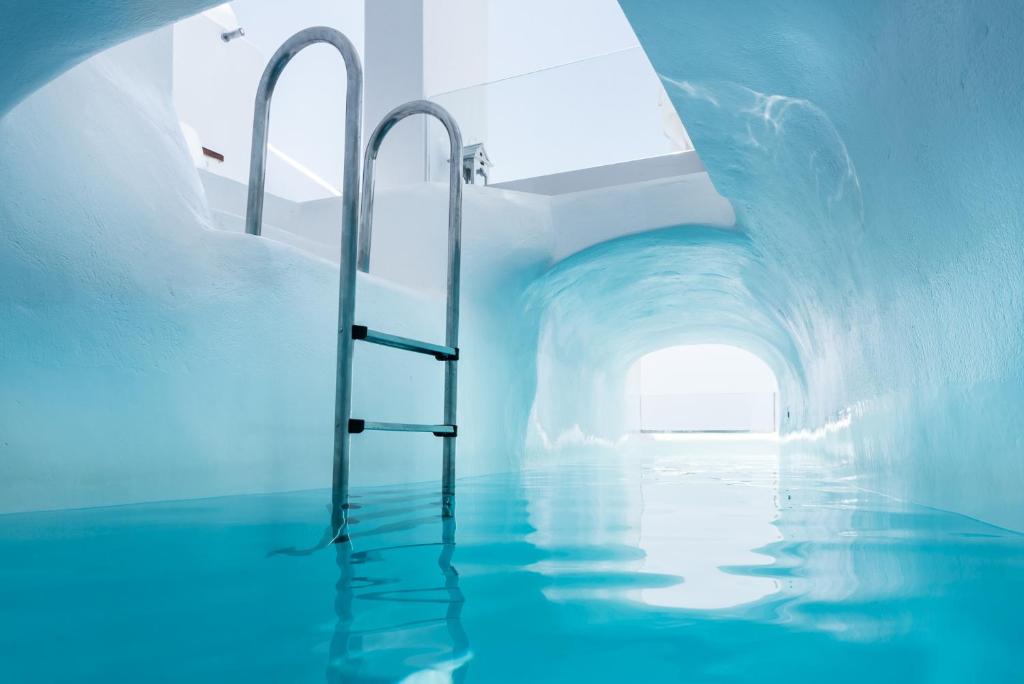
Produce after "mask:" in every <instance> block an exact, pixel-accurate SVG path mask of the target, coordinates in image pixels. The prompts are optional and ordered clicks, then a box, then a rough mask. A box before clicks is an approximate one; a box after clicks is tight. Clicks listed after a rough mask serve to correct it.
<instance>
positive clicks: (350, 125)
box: [245, 26, 363, 539]
mask: <svg viewBox="0 0 1024 684" xmlns="http://www.w3.org/2000/svg"><path fill="white" fill-rule="evenodd" d="M316 43H327V44H329V45H333V46H334V47H335V48H336V49H337V50H338V52H339V53H341V57H342V60H343V61H344V62H345V82H346V86H345V131H344V135H345V154H344V161H343V169H342V173H343V177H342V184H341V262H340V267H339V278H338V350H337V368H336V376H335V394H334V461H333V467H334V484H335V486H334V489H333V490H332V497H331V499H332V501H331V529H332V531H333V533H334V535H335V539H337V538H338V537H339V536H340V535H341V534H343V533H344V532H345V530H346V528H347V524H348V507H349V506H348V486H347V485H348V447H349V434H348V419H349V415H350V414H351V413H352V324H353V322H354V319H355V308H356V269H355V264H356V251H357V246H358V245H357V241H358V236H359V232H358V229H359V226H358V223H359V152H360V147H361V146H360V136H361V135H362V123H363V66H362V62H360V60H359V53H358V52H356V48H355V46H354V45H353V44H352V41H350V40H349V39H348V38H347V37H346V36H345V34H343V33H341V32H340V31H338V30H336V29H332V28H329V27H326V26H314V27H312V28H307V29H303V30H302V31H299V32H298V33H296V34H295V35H293V36H292V37H291V38H289V39H288V40H286V41H285V42H284V44H283V45H281V47H280V48H278V49H277V52H275V53H274V56H273V57H271V58H270V62H269V63H268V64H267V68H266V69H265V70H264V71H263V76H262V77H261V78H260V84H259V88H257V90H256V104H255V113H254V114H253V124H252V133H253V135H252V154H251V156H250V159H249V201H248V204H247V205H246V212H245V232H246V233H248V234H250V235H259V234H260V233H261V230H262V224H263V196H264V190H265V186H266V173H267V134H268V131H269V127H270V101H271V98H272V97H273V95H274V88H275V87H276V86H277V81H278V79H279V78H280V77H281V74H282V72H283V71H284V69H285V67H286V66H288V63H289V62H290V61H291V60H292V58H293V57H295V55H297V54H298V53H299V52H301V51H302V50H304V49H305V48H307V47H309V46H310V45H315V44H316ZM339 482H344V483H345V486H344V487H338V483H339Z"/></svg>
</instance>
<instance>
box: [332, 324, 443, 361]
mask: <svg viewBox="0 0 1024 684" xmlns="http://www.w3.org/2000/svg"><path fill="white" fill-rule="evenodd" d="M352 339H353V340H365V341H366V342H371V343H373V344H379V345H381V346H384V347H394V348H395V349H404V350H405V351H411V352H416V353H418V354H428V355H430V356H433V357H434V358H435V359H437V360H438V361H458V360H459V349H458V347H444V346H442V345H440V344H431V343H430V342H420V341H419V340H414V339H412V338H409V337H399V336H398V335H389V334H388V333H383V332H380V331H379V330H372V329H370V328H367V327H366V326H365V325H353V326H352Z"/></svg>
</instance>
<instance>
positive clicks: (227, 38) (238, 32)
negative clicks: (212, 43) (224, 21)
mask: <svg viewBox="0 0 1024 684" xmlns="http://www.w3.org/2000/svg"><path fill="white" fill-rule="evenodd" d="M244 35H245V29H244V28H242V27H241V26H239V27H238V28H236V29H235V30H234V31H224V32H223V33H222V34H220V39H221V40H223V41H224V42H225V43H230V42H231V41H233V40H234V39H235V38H241V37H243V36H244Z"/></svg>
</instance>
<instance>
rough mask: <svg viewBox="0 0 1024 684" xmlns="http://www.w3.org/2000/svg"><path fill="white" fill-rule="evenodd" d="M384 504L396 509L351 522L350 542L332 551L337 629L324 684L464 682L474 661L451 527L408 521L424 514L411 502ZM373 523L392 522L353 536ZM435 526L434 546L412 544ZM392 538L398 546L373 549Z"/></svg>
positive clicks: (432, 520) (438, 521)
mask: <svg viewBox="0 0 1024 684" xmlns="http://www.w3.org/2000/svg"><path fill="white" fill-rule="evenodd" d="M384 501H385V503H395V504H398V506H397V507H396V508H389V509H386V510H384V511H367V512H365V513H363V514H362V515H361V517H360V519H356V518H350V520H349V525H350V527H349V533H350V534H349V538H348V540H347V541H344V542H339V543H336V544H334V545H333V546H334V550H335V554H336V561H337V566H338V583H337V591H336V594H335V603H334V610H335V614H336V615H337V625H336V627H335V630H334V636H333V638H332V640H331V645H330V655H329V662H328V667H327V681H328V682H338V683H341V682H353V681H361V682H363V681H368V682H372V681H382V682H383V681H398V680H401V681H406V682H462V681H464V680H465V677H466V673H467V668H468V664H469V660H470V658H471V657H472V656H471V653H470V650H469V637H468V636H467V634H466V630H465V628H464V627H463V624H462V609H463V606H464V604H465V597H464V596H463V593H462V590H461V589H460V587H459V572H458V570H457V569H456V568H455V566H454V565H453V564H452V558H453V555H454V553H455V520H454V519H452V518H440V516H428V517H422V516H421V517H414V516H415V514H416V513H417V512H418V511H417V509H418V508H419V509H422V508H423V506H422V504H421V505H419V506H417V505H415V504H416V502H415V499H403V498H402V497H400V496H399V497H388V498H385V499H384ZM377 503H380V498H378V500H377ZM430 507H431V508H435V509H436V504H435V503H433V502H431V503H430ZM353 508H355V506H353ZM372 518H388V519H390V518H396V519H395V520H388V521H387V522H384V523H382V524H378V525H376V527H374V528H372V529H365V530H360V529H359V525H360V523H361V522H363V523H365V522H367V521H368V520H370V519H372ZM438 526H440V528H441V530H440V533H441V534H440V536H441V539H440V542H427V541H418V539H419V538H421V537H422V533H423V531H424V530H430V533H431V534H434V533H435V532H436V527H438ZM390 538H394V539H393V540H392V541H394V542H396V543H394V544H388V545H385V546H380V545H379V544H381V543H385V540H386V539H390ZM361 545H366V546H368V547H369V548H360V547H361ZM431 556H433V557H434V558H435V560H434V561H433V562H431V559H430V557H431ZM438 570H439V571H440V572H439V573H438Z"/></svg>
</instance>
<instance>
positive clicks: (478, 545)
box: [0, 455, 1024, 684]
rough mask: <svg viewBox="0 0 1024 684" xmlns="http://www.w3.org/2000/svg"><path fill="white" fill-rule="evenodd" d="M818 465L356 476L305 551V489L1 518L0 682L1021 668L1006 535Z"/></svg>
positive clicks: (655, 461)
mask: <svg viewBox="0 0 1024 684" xmlns="http://www.w3.org/2000/svg"><path fill="white" fill-rule="evenodd" d="M789 470H792V471H793V472H789ZM814 472H815V475H814V476H811V475H810V474H807V475H801V474H800V473H799V471H797V470H796V469H787V471H786V472H785V475H784V476H783V478H782V479H781V480H780V479H779V476H778V474H777V473H778V469H777V466H776V460H775V459H774V457H772V456H770V455H765V456H758V455H755V456H744V457H739V456H735V455H734V456H728V457H722V456H721V455H717V456H708V457H706V458H694V457H692V456H682V455H678V456H671V455H667V456H661V457H657V458H654V457H650V458H645V459H640V460H630V459H625V458H623V459H613V460H605V461H592V462H590V463H587V462H581V463H576V464H573V465H571V466H561V467H558V468H551V469H540V470H532V471H526V472H524V473H518V474H515V475H502V476H494V477H485V478H478V479H469V480H462V481H460V482H459V494H458V516H457V526H456V525H448V526H445V525H444V524H443V523H442V521H441V518H440V516H439V508H440V507H439V496H438V493H437V486H436V485H415V486H407V487H392V488H368V489H363V490H357V491H356V492H355V494H356V496H355V497H354V499H353V500H354V501H355V502H357V503H358V505H359V508H358V509H356V510H355V511H354V516H355V518H356V520H355V522H354V523H353V526H352V530H353V535H352V542H351V545H348V546H341V545H336V546H330V547H327V548H320V549H316V548H315V547H316V545H317V542H318V541H319V540H320V539H321V536H322V533H323V531H324V526H325V524H326V521H327V508H326V505H327V502H328V500H329V493H328V492H326V491H315V492H301V493H289V494H277V495H267V496H242V497H228V498H221V499H208V500H199V501H185V502H174V503H161V504H146V505H138V506H120V507H112V508H102V509H89V510H78V511H69V512H53V513H36V514H25V515H9V516H3V517H0V616H2V619H0V680H2V681H4V682H10V683H12V684H13V683H20V682H71V681H74V682H164V681H167V682H170V681H174V682H234V681H239V682H243V681H244V682H250V683H251V682H323V681H327V682H389V681H403V680H405V681H411V682H444V681H457V682H458V681H473V682H537V681H544V682H547V681H552V682H585V681H598V682H635V681H659V682H660V681H681V682H830V683H835V682H858V683H859V684H863V682H865V681H870V682H874V683H878V682H951V683H952V682H957V683H960V682H968V681H978V682H1019V681H1024V658H1022V655H1021V654H1022V653H1024V619H1022V609H1024V536H1022V535H1019V534H1015V533H1011V532H1007V531H1005V530H1001V529H998V528H993V527H990V526H987V525H985V524H983V523H980V522H977V521H975V520H971V519H968V518H964V517H961V516H957V515H953V514H949V513H945V512H942V511H936V510H931V509H926V508H921V507H915V506H908V505H905V504H901V503H898V502H894V501H892V500H888V499H884V498H881V497H877V496H874V495H871V494H866V493H864V492H861V491H857V490H854V489H852V488H850V487H849V486H846V485H844V484H843V483H841V482H836V481H828V480H822V479H820V473H818V472H817V471H814Z"/></svg>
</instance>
